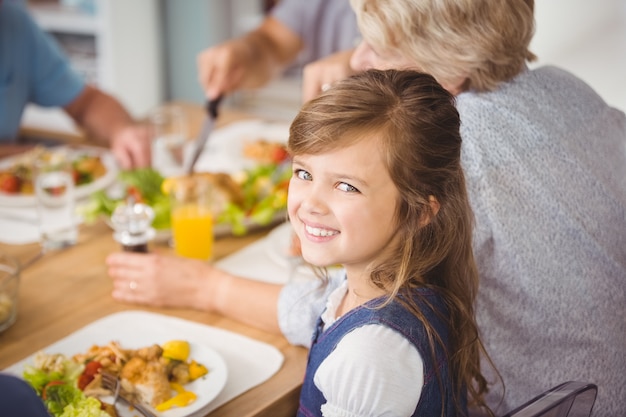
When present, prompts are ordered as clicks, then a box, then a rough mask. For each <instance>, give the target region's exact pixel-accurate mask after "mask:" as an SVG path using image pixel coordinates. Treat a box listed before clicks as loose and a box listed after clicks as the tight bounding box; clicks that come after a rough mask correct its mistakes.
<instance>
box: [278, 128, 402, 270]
mask: <svg viewBox="0 0 626 417" xmlns="http://www.w3.org/2000/svg"><path fill="white" fill-rule="evenodd" d="M380 147H381V145H380V143H379V141H378V140H376V138H375V137H369V138H365V139H360V140H358V141H355V142H354V143H353V144H351V145H349V146H347V147H340V148H338V149H336V150H332V151H329V152H324V153H321V154H318V155H310V154H306V155H295V156H294V158H293V163H292V165H293V176H292V177H291V181H290V183H289V194H288V195H289V198H288V211H289V217H290V219H291V223H292V225H293V227H294V229H295V231H296V234H297V235H298V237H299V238H300V242H301V245H302V255H303V257H304V259H305V260H306V261H307V262H309V263H311V264H314V265H318V266H328V265H334V264H342V265H344V267H345V268H346V271H347V272H348V274H350V273H351V271H354V272H355V273H359V274H360V273H362V272H363V271H364V270H365V268H366V267H367V266H368V265H369V264H370V262H371V261H372V260H374V259H375V258H376V257H377V256H379V255H381V254H382V253H383V251H385V250H386V249H387V248H389V247H390V246H393V245H391V243H392V240H393V238H394V236H395V235H396V230H397V225H396V221H395V218H394V216H395V213H396V205H397V201H398V190H397V189H396V187H395V185H394V184H393V182H392V180H391V177H390V176H389V173H388V172H387V168H386V167H385V165H384V164H383V161H382V159H381V153H382V152H381V149H380Z"/></svg>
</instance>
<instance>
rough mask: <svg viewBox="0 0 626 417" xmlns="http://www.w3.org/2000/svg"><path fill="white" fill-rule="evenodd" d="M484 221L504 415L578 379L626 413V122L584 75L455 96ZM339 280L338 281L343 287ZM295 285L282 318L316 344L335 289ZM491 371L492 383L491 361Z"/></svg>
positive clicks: (293, 337) (483, 298)
mask: <svg viewBox="0 0 626 417" xmlns="http://www.w3.org/2000/svg"><path fill="white" fill-rule="evenodd" d="M457 104H458V109H459V113H460V115H461V121H462V127H461V133H462V137H463V154H462V158H463V164H464V168H465V173H466V177H467V184H468V190H469V194H470V199H471V203H472V207H473V209H474V213H475V217H476V229H475V242H474V250H475V255H476V261H477V264H478V268H479V273H480V279H481V284H480V291H479V296H478V301H477V306H476V311H477V320H478V324H479V326H480V328H481V333H482V337H483V341H484V343H485V346H486V348H487V350H488V352H489V354H490V355H491V358H492V360H493V361H494V363H495V365H496V366H497V368H498V371H499V372H500V374H501V375H502V377H503V379H504V383H505V385H506V397H505V401H504V402H503V403H502V404H501V405H500V407H499V408H497V409H496V406H497V404H498V403H499V399H500V394H499V392H500V389H499V388H500V387H495V388H494V389H493V392H492V393H491V394H490V396H489V397H488V398H489V404H490V405H491V406H492V407H493V408H494V411H496V414H497V415H499V414H503V413H504V412H506V411H509V410H510V409H512V408H515V407H517V406H519V405H521V404H522V403H524V402H526V401H527V400H529V399H530V398H532V397H534V396H535V395H538V394H540V393H541V392H543V391H545V390H547V389H549V388H551V387H553V386H555V385H558V384H560V383H561V382H565V381H568V380H581V381H589V382H594V383H596V384H597V385H598V386H599V392H598V399H597V401H596V405H595V407H594V414H593V415H594V416H598V417H604V416H606V417H622V416H623V415H624V409H626V116H625V115H624V113H622V112H620V111H618V110H616V109H613V108H610V107H609V106H607V105H606V104H605V103H604V101H603V100H602V99H601V98H600V97H599V96H598V95H597V94H596V93H594V92H593V90H592V89H591V88H590V87H588V86H587V85H586V84H584V83H583V82H582V81H580V80H579V79H577V78H575V77H574V76H572V75H570V74H568V73H566V72H564V71H562V70H559V69H556V68H551V67H545V68H540V69H536V70H532V71H530V70H527V71H525V72H524V73H522V74H521V75H519V76H518V77H516V78H515V79H514V80H513V81H512V82H509V83H506V84H505V85H503V86H501V87H500V88H499V89H498V90H497V91H495V92H490V93H482V94H476V93H471V92H468V93H463V94H460V95H459V96H458V97H457ZM335 283H336V280H335V281H333V282H332V283H331V285H329V287H330V288H332V287H334V285H335ZM315 285H318V284H316V283H311V282H309V283H298V282H297V281H296V282H294V283H293V284H291V285H288V286H286V287H285V289H284V290H283V291H282V293H281V298H280V301H279V308H278V311H279V321H280V324H281V328H282V330H283V332H284V334H285V335H286V336H287V338H288V339H289V340H290V341H291V342H292V343H296V344H303V345H308V343H309V338H310V334H311V332H312V323H314V320H315V318H316V317H317V315H319V313H320V312H321V310H322V309H323V307H324V303H323V300H324V299H325V296H326V294H327V291H329V290H330V288H322V289H319V290H314V289H313V287H314V286H315ZM485 373H486V374H489V375H492V374H491V373H490V372H489V368H488V367H486V366H485Z"/></svg>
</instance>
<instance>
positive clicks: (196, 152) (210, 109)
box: [185, 95, 223, 175]
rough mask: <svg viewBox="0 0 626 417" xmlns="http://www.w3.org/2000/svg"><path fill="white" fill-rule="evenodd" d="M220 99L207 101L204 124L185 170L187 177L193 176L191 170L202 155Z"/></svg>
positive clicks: (220, 97)
mask: <svg viewBox="0 0 626 417" xmlns="http://www.w3.org/2000/svg"><path fill="white" fill-rule="evenodd" d="M222 97H223V96H221V95H220V96H218V97H217V98H215V99H213V100H209V101H208V102H207V103H206V111H207V116H206V118H205V120H204V123H202V128H201V129H200V134H199V135H198V138H197V139H196V142H195V144H194V148H193V153H192V154H191V155H192V156H191V159H190V160H189V165H188V166H187V169H186V170H185V172H186V173H187V174H188V175H191V174H193V169H194V166H195V164H196V162H197V161H198V157H199V156H200V154H201V153H202V150H203V149H204V145H206V141H207V139H208V138H209V134H210V133H211V131H212V130H213V128H214V127H215V120H216V119H217V107H218V106H219V104H220V102H221V101H222Z"/></svg>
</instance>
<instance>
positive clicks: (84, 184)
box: [0, 146, 118, 207]
mask: <svg viewBox="0 0 626 417" xmlns="http://www.w3.org/2000/svg"><path fill="white" fill-rule="evenodd" d="M60 154H64V155H66V156H67V157H69V158H70V160H71V161H72V162H71V163H72V174H73V177H74V182H75V184H76V198H77V199H81V198H85V197H87V196H89V195H91V194H92V193H93V192H95V191H98V190H102V189H104V188H105V187H107V186H109V185H110V184H111V183H113V181H115V178H116V176H117V171H118V169H117V164H116V162H115V157H114V156H113V154H112V153H111V152H110V151H108V150H106V149H100V148H95V147H69V146H60V147H54V148H45V147H42V146H37V147H35V148H33V149H31V150H29V151H27V152H25V153H23V154H20V155H16V156H12V157H8V158H3V159H2V160H0V206H8V207H28V206H34V205H35V203H36V199H35V195H34V186H33V180H34V171H35V164H36V161H37V160H39V159H42V158H43V159H50V158H54V157H56V156H57V155H60Z"/></svg>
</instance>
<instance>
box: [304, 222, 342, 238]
mask: <svg viewBox="0 0 626 417" xmlns="http://www.w3.org/2000/svg"><path fill="white" fill-rule="evenodd" d="M304 230H306V232H307V233H308V234H310V235H313V236H316V237H328V236H334V235H338V234H339V231H337V230H329V229H324V228H321V227H313V226H309V225H306V224H305V225H304Z"/></svg>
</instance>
